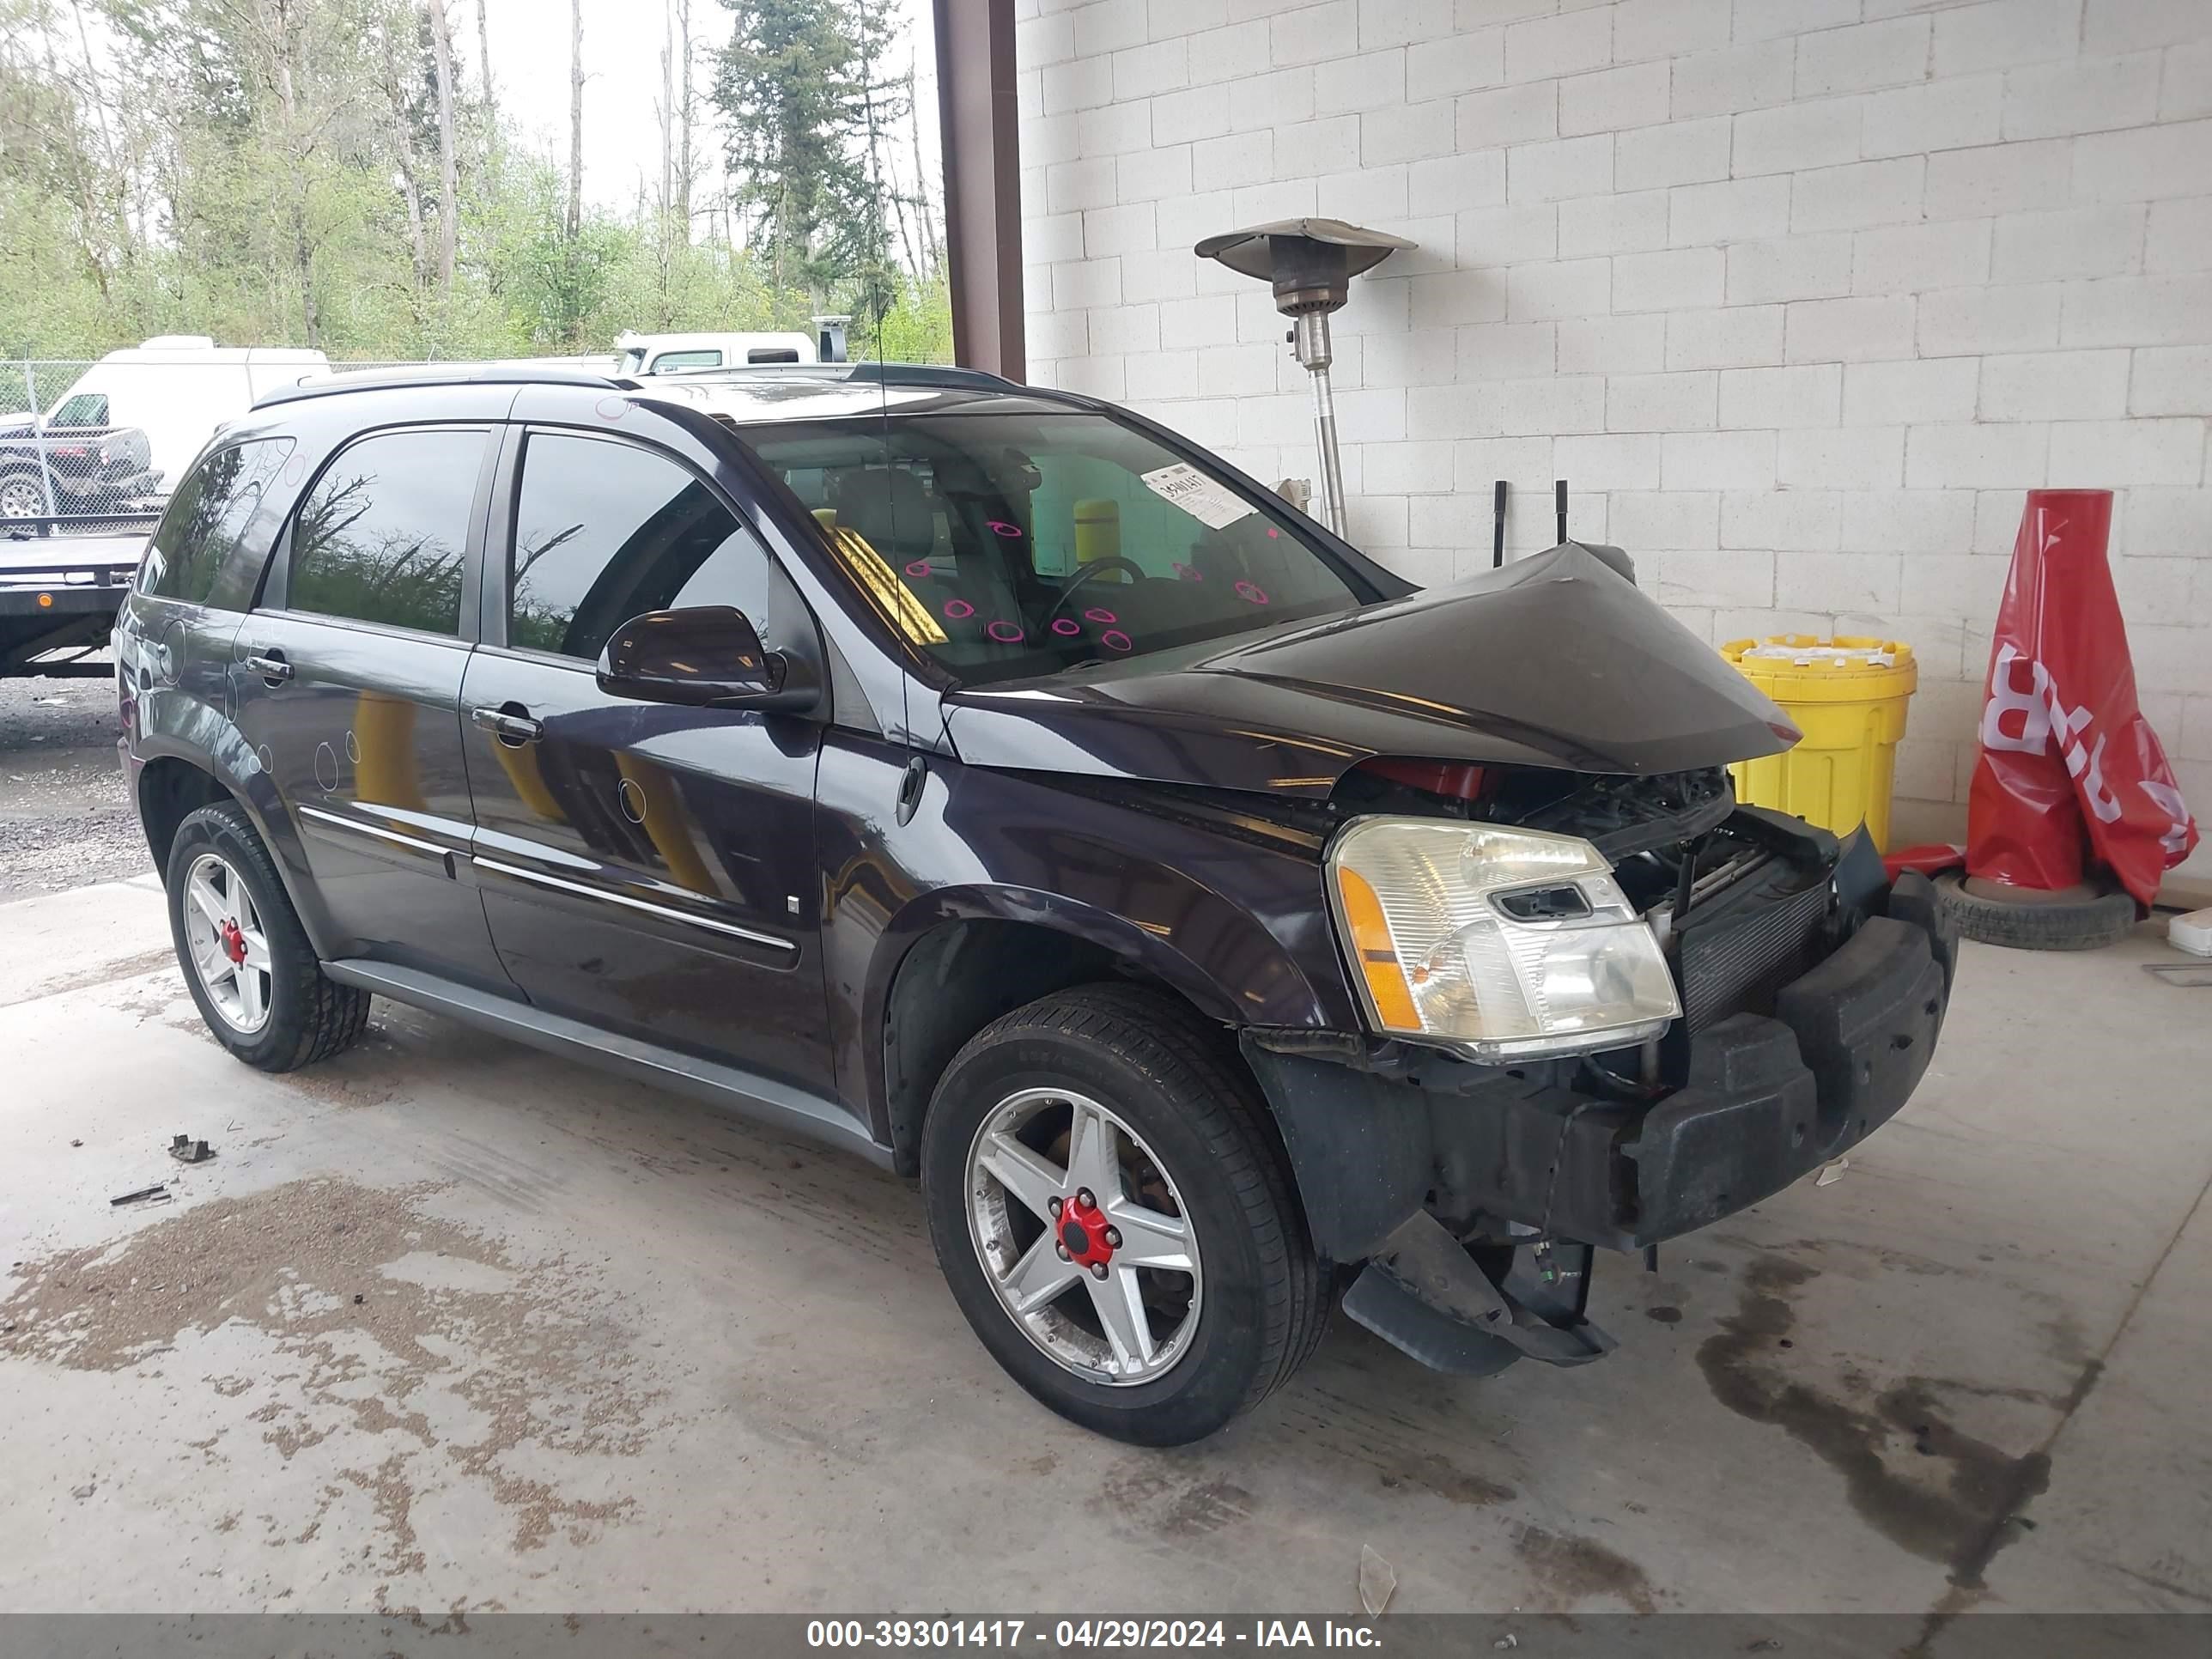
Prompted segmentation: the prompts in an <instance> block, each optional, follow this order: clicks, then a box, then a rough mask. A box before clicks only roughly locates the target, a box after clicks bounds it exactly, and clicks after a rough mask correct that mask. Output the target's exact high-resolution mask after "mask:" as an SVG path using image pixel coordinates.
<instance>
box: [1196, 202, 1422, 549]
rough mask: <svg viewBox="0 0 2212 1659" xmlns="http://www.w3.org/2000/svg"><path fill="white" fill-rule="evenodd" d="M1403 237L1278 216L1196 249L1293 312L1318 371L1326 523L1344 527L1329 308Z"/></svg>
mask: <svg viewBox="0 0 2212 1659" xmlns="http://www.w3.org/2000/svg"><path fill="white" fill-rule="evenodd" d="M1412 246H1413V243H1411V242H1409V241H1407V240H1406V239H1405V238H1404V237H1402V236H1390V235H1386V234H1384V233H1383V232H1382V231H1379V230H1364V229H1362V228H1360V227H1359V226H1358V225H1348V224H1346V223H1345V222H1344V221H1343V220H1341V219H1281V220H1278V221H1276V222H1274V223H1273V224H1266V225H1254V226H1252V227H1251V228H1249V229H1247V230H1232V231H1231V232H1229V233H1228V234H1225V235H1221V236H1209V237H1207V238H1206V240H1204V241H1202V242H1200V244H1199V245H1198V246H1197V247H1196V248H1194V250H1193V252H1195V253H1196V254H1197V255H1198V257H1199V258H1201V259H1218V260H1219V261H1220V262H1221V263H1222V264H1225V265H1227V266H1228V267H1229V268H1230V270H1233V271H1236V272H1237V273H1239V274H1240V275H1242V276H1257V277H1259V278H1260V279H1261V280H1262V281H1263V282H1268V283H1273V284H1274V289H1275V309H1276V310H1278V311H1279V312H1281V313H1283V315H1285V317H1288V318H1289V319H1291V333H1290V341H1291V347H1292V349H1294V350H1295V351H1296V352H1297V359H1298V362H1300V363H1302V364H1304V367H1305V370H1306V372H1307V373H1308V374H1310V375H1312V376H1313V392H1314V438H1315V442H1316V446H1317V447H1319V449H1320V451H1321V495H1322V503H1321V504H1322V522H1323V523H1325V524H1327V525H1328V527H1329V528H1330V529H1331V530H1334V532H1336V533H1337V534H1338V535H1340V536H1341V535H1342V534H1344V468H1343V465H1342V464H1341V463H1340V461H1339V460H1338V459H1337V452H1336V402H1335V399H1334V398H1333V397H1331V395H1330V393H1329V384H1328V368H1329V364H1330V362H1331V361H1332V356H1331V353H1330V350H1329V342H1328V314H1329V313H1331V312H1332V311H1339V310H1341V309H1342V308H1343V307H1344V302H1345V301H1346V300H1347V299H1349V298H1351V296H1352V278H1353V277H1355V276H1358V275H1359V274H1360V272H1362V271H1364V270H1373V269H1374V268H1375V267H1376V265H1379V264H1382V263H1383V260H1385V259H1387V258H1389V257H1390V255H1391V253H1392V252H1393V251H1394V250H1395V249H1398V248H1401V247H1412Z"/></svg>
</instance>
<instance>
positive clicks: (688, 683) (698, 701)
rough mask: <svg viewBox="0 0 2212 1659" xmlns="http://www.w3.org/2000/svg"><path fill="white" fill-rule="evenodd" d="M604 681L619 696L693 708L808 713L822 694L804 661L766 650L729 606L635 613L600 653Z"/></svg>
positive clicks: (602, 687)
mask: <svg viewBox="0 0 2212 1659" xmlns="http://www.w3.org/2000/svg"><path fill="white" fill-rule="evenodd" d="M599 690H602V691H605V692H607V693H609V694H610V695H611V696H617V697H631V698H635V700H636V701H638V702H666V703H677V704H680V705H682V706H684V707H685V708H763V709H773V710H776V711H779V712H781V713H785V714H803V713H805V711H806V710H808V709H811V708H813V707H814V706H815V704H816V703H817V702H819V701H820V699H821V695H822V688H821V687H820V686H819V685H817V684H816V683H815V681H814V678H813V677H812V676H811V674H810V673H808V672H807V671H806V669H805V665H803V664H800V663H798V662H795V661H794V660H793V659H792V658H790V657H788V656H787V655H785V654H784V653H782V652H780V651H770V650H769V649H767V648H766V647H763V645H762V644H761V638H760V634H759V632H758V630H757V629H755V628H754V627H753V625H752V623H750V622H749V621H748V620H746V617H745V613H744V611H739V610H737V609H735V608H734V607H732V606H730V605H692V606H689V607H687V608H685V609H684V610H681V611H647V612H646V613H645V614H644V615H643V616H641V617H631V618H630V619H629V621H628V622H626V623H623V625H622V626H621V627H620V628H617V629H615V631H614V635H613V636H612V637H611V639H609V640H608V641H607V645H606V649H605V650H604V651H602V652H600V653H599Z"/></svg>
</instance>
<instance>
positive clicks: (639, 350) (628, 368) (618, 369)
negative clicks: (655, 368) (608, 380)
mask: <svg viewBox="0 0 2212 1659" xmlns="http://www.w3.org/2000/svg"><path fill="white" fill-rule="evenodd" d="M644 367H645V348H644V347H643V346H632V347H630V348H629V349H628V350H626V351H624V352H623V355H622V357H621V360H620V361H619V362H617V363H616V364H615V373H616V374H636V373H637V372H638V370H640V369H641V368H644Z"/></svg>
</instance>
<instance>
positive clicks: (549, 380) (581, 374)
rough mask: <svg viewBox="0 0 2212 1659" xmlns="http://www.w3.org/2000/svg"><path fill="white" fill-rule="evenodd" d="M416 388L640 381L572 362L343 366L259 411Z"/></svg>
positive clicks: (265, 400) (270, 398)
mask: <svg viewBox="0 0 2212 1659" xmlns="http://www.w3.org/2000/svg"><path fill="white" fill-rule="evenodd" d="M404 386H605V387H606V388H608V389H609V390H611V391H635V389H636V386H637V382H636V381H635V380H627V379H623V378H621V377H618V376H616V375H612V374H599V373H598V372H596V371H594V370H592V369H588V368H575V367H574V366H573V365H571V364H568V363H533V362H528V361H519V362H480V363H425V364H424V365H422V368H383V369H356V370H355V371H354V372H352V373H350V374H349V373H347V372H346V371H345V369H344V368H342V367H340V368H332V369H331V371H330V372H329V373H328V374H310V375H308V376H307V377H306V378H305V379H303V380H301V381H299V382H298V383H297V384H296V385H293V386H276V387H273V388H271V389H270V391H267V392H263V393H262V394H261V396H260V397H259V398H257V399H255V401H254V404H253V406H254V407H255V408H256V409H266V408H268V407H270V405H271V404H289V403H296V402H297V401H299V400H300V399H301V398H327V397H330V396H331V395H332V394H334V393H337V392H385V391H391V390H394V389H397V388H400V387H404Z"/></svg>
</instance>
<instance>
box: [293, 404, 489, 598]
mask: <svg viewBox="0 0 2212 1659" xmlns="http://www.w3.org/2000/svg"><path fill="white" fill-rule="evenodd" d="M483 451H484V434H483V432H481V431H453V430H450V429H441V430H436V431H421V432H384V433H379V434H378V435H375V436H374V437H370V438H363V439H362V441H360V442H358V443H356V444H353V445H350V446H349V447H347V448H345V449H344V450H343V451H341V452H340V453H339V454H338V457H337V459H336V460H334V461H332V462H331V464H330V465H329V466H328V467H327V468H326V469H325V471H324V473H323V476H322V477H320V478H319V479H317V480H316V481H315V487H314V488H313V489H311V490H309V491H308V492H307V500H306V501H302V502H301V504H300V521H299V524H298V526H297V527H296V528H295V530H294V532H293V534H292V570H291V582H290V586H289V589H288V590H287V592H286V593H285V596H284V604H285V607H286V608H287V609H288V610H292V611H313V612H314V613H315V614H316V615H318V616H323V617H351V618H353V619H354V620H356V621H358V622H368V623H383V624H385V625H386V626H387V627H392V628H413V629H420V630H421V631H422V632H423V633H426V634H458V633H459V632H460V627H461V578H462V574H463V563H462V561H463V557H464V555H465V553H466V551H467V548H468V542H469V519H470V515H471V513H472V512H473V510H474V508H475V506H476V495H477V475H478V474H479V473H480V472H481V471H483Z"/></svg>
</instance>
